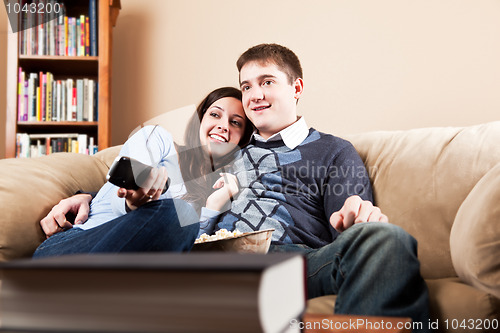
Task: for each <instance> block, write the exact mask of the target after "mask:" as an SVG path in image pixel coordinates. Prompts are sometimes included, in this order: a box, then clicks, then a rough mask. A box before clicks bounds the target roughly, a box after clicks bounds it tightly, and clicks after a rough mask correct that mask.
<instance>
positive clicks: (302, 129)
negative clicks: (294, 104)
mask: <svg viewBox="0 0 500 333" xmlns="http://www.w3.org/2000/svg"><path fill="white" fill-rule="evenodd" d="M308 135H309V127H307V124H306V120H305V118H304V117H303V116H302V117H300V118H298V120H297V121H296V122H294V123H293V124H291V125H290V126H288V127H286V128H284V129H282V130H281V131H279V132H278V133H276V134H273V135H271V136H270V137H269V138H268V139H267V140H266V139H264V138H263V137H262V136H261V135H260V134H259V133H257V132H255V133H254V134H253V137H254V139H255V140H256V141H260V142H270V141H278V140H283V143H284V144H285V145H286V146H287V147H288V148H290V149H295V147H297V146H298V145H300V144H301V143H302V142H303V141H304V140H305V139H306V138H307V136H308Z"/></svg>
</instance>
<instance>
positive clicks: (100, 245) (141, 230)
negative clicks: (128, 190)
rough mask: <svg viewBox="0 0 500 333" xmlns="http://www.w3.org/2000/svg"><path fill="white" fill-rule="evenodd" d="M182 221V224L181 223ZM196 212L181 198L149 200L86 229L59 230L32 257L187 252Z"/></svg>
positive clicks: (194, 232) (193, 234)
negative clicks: (112, 218) (134, 208)
mask: <svg viewBox="0 0 500 333" xmlns="http://www.w3.org/2000/svg"><path fill="white" fill-rule="evenodd" d="M180 221H182V224H183V225H186V224H189V223H191V222H192V223H191V224H189V225H186V226H185V227H182V226H181V223H180ZM198 229H199V223H198V215H197V214H196V212H195V211H194V209H193V208H192V207H191V206H190V205H189V204H187V203H186V202H184V201H182V200H176V202H175V203H174V200H171V199H166V200H156V201H152V202H149V203H147V204H145V205H143V206H141V207H139V208H138V209H136V210H134V211H132V212H130V213H128V214H125V215H123V216H120V217H119V218H116V219H114V220H113V221H110V222H107V223H105V224H103V225H101V226H98V227H96V228H93V229H89V230H82V229H78V228H74V229H70V230H67V231H65V232H60V233H58V234H55V235H54V236H52V237H50V238H49V239H47V240H46V241H45V242H43V243H42V244H41V245H40V246H39V247H38V249H37V250H36V252H35V254H34V255H33V257H35V258H36V257H46V256H55V255H64V254H75V253H117V252H159V251H163V252H166V251H173V252H181V251H189V250H190V249H191V247H192V246H193V243H194V241H195V239H196V236H197V235H198Z"/></svg>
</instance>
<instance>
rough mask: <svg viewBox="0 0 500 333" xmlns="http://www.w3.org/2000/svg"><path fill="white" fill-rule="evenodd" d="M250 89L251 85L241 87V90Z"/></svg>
mask: <svg viewBox="0 0 500 333" xmlns="http://www.w3.org/2000/svg"><path fill="white" fill-rule="evenodd" d="M248 89H250V87H249V86H244V87H242V88H241V91H247V90H248Z"/></svg>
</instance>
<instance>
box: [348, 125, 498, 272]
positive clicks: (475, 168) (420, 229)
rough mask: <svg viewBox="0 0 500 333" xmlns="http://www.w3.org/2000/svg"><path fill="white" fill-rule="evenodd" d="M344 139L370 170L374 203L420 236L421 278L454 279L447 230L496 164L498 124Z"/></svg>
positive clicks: (418, 237)
mask: <svg viewBox="0 0 500 333" xmlns="http://www.w3.org/2000/svg"><path fill="white" fill-rule="evenodd" d="M346 138H347V139H349V140H350V141H351V142H352V143H353V144H354V146H355V147H356V149H357V150H358V152H359V154H360V155H361V158H362V159H363V160H364V162H365V165H366V166H367V168H368V171H369V173H370V179H371V181H372V184H373V190H374V196H375V203H376V204H377V205H378V206H379V207H380V208H381V209H382V211H383V212H384V213H385V214H386V215H387V216H388V217H389V220H390V222H391V223H394V224H397V225H399V226H400V227H402V228H403V229H405V230H406V231H408V232H409V233H410V234H411V235H413V236H414V237H415V238H416V239H417V240H418V243H419V248H418V255H419V258H420V262H421V271H422V275H423V276H424V278H444V277H455V276H456V273H455V270H454V268H453V265H452V262H451V255H450V242H449V238H450V231H451V228H452V225H453V221H454V220H455V215H456V213H457V211H458V208H459V207H460V205H461V204H462V202H463V201H464V200H465V198H466V197H467V195H468V194H469V192H470V191H471V190H472V188H473V187H474V185H476V183H477V182H478V181H479V179H481V178H482V177H483V176H484V174H486V173H487V172H488V171H489V170H490V169H491V168H492V167H494V166H495V165H496V164H497V163H500V149H498V143H499V142H500V122H492V123H488V124H484V125H478V126H470V127H464V128H454V127H443V128H423V129H414V130H408V131H394V132H388V131H387V132H373V133H363V134H358V135H352V136H349V137H347V136H346Z"/></svg>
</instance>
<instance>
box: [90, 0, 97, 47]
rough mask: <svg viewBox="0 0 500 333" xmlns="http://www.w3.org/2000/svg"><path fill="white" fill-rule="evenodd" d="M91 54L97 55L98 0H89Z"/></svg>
mask: <svg viewBox="0 0 500 333" xmlns="http://www.w3.org/2000/svg"><path fill="white" fill-rule="evenodd" d="M89 25H90V27H89V30H90V55H91V56H93V57H97V8H96V0H89Z"/></svg>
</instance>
